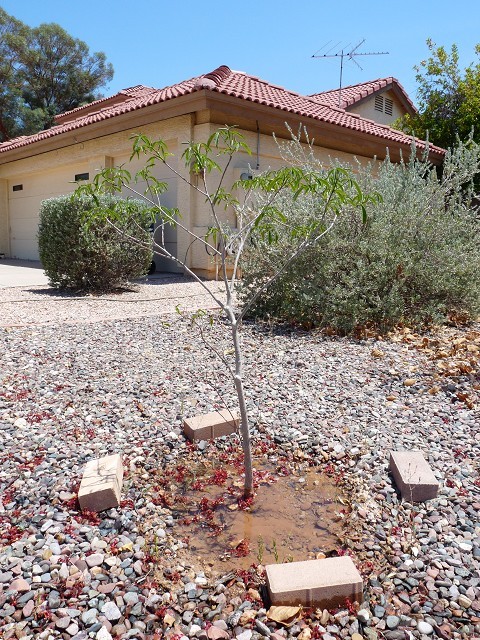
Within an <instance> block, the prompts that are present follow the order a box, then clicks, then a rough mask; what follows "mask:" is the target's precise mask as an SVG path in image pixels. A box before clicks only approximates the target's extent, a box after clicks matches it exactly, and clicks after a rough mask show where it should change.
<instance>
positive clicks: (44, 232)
mask: <svg viewBox="0 0 480 640" xmlns="http://www.w3.org/2000/svg"><path fill="white" fill-rule="evenodd" d="M92 212H96V215H95V216H93V215H92ZM99 213H100V215H98V214H99ZM112 220H113V221H114V225H115V226H114V225H112V224H111V221H112ZM150 223H151V216H150V214H149V212H148V207H147V206H146V205H145V204H144V203H143V202H141V201H140V200H130V199H121V198H116V197H114V196H108V195H107V196H100V197H99V198H98V199H97V200H94V199H93V198H92V197H91V196H90V197H89V196H86V195H82V196H75V197H73V196H71V195H67V196H61V197H58V198H51V199H49V200H44V201H43V202H42V205H41V208H40V225H39V231H38V245H39V253H40V260H41V261H42V264H43V267H44V269H45V273H46V275H47V277H48V279H49V282H50V284H51V285H52V286H53V287H57V288H62V289H63V288H73V289H76V290H81V291H109V290H112V289H115V288H117V287H119V286H121V285H123V284H125V283H126V282H128V281H129V280H131V279H134V278H137V277H139V276H142V275H144V274H145V273H147V271H148V268H149V266H150V264H151V260H152V249H151V237H150V232H149V225H150Z"/></svg>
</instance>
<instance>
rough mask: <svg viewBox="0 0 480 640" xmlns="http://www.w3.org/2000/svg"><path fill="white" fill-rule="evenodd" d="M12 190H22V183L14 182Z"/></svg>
mask: <svg viewBox="0 0 480 640" xmlns="http://www.w3.org/2000/svg"><path fill="white" fill-rule="evenodd" d="M12 191H23V184H14V185H13V187H12Z"/></svg>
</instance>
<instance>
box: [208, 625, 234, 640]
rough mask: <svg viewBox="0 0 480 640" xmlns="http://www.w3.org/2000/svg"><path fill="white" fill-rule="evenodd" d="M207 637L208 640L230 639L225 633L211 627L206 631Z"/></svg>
mask: <svg viewBox="0 0 480 640" xmlns="http://www.w3.org/2000/svg"><path fill="white" fill-rule="evenodd" d="M207 636H208V637H209V639H210V640H222V639H223V640H227V639H228V638H230V636H229V635H228V633H227V632H226V631H224V630H223V629H219V628H218V627H213V626H212V627H210V628H209V629H208V630H207Z"/></svg>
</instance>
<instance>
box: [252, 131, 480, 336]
mask: <svg viewBox="0 0 480 640" xmlns="http://www.w3.org/2000/svg"><path fill="white" fill-rule="evenodd" d="M285 150H286V153H287V155H288V156H289V158H288V159H289V160H290V161H291V160H292V157H294V158H295V159H296V161H297V162H299V163H302V164H312V163H315V160H314V159H313V156H312V155H311V154H309V153H305V152H304V151H302V149H301V147H300V145H299V144H298V140H297V141H296V142H294V143H290V144H289V145H288V146H287V147H286V148H284V153H285ZM413 151H415V150H413ZM415 155H416V154H415V153H412V156H411V157H412V158H413V159H411V160H410V161H408V162H402V163H400V164H394V163H392V162H390V161H389V160H388V159H387V160H385V161H384V162H382V163H380V164H379V165H377V166H375V165H369V166H368V167H366V168H365V167H364V168H362V167H360V166H359V167H358V174H357V179H358V182H359V184H360V186H361V188H362V189H363V191H364V193H367V194H368V193H373V192H377V193H378V194H379V195H380V196H381V201H380V202H377V203H370V204H369V206H368V211H367V213H368V221H367V223H366V224H362V221H361V220H360V219H359V217H358V215H357V214H352V213H351V212H350V211H348V210H345V211H343V212H342V214H341V215H340V216H339V217H338V219H337V221H336V223H335V225H334V226H333V228H332V229H331V231H330V232H329V233H328V234H327V235H325V236H324V237H323V238H322V239H321V240H320V242H319V243H318V244H317V245H316V246H315V247H312V248H311V249H310V250H309V251H308V252H306V253H305V254H303V255H302V256H301V258H300V259H299V260H297V261H296V262H295V264H293V265H292V266H291V267H290V268H289V269H288V270H287V271H286V272H285V273H284V274H283V276H282V277H281V278H280V279H279V280H278V281H277V282H276V283H275V284H274V285H273V286H272V287H271V288H270V289H269V290H268V291H266V292H265V293H264V294H263V295H262V297H261V298H260V299H259V300H258V301H257V303H256V305H255V308H254V310H253V314H254V315H255V316H260V317H266V316H269V317H273V318H275V319H278V320H282V321H288V322H293V323H299V324H302V325H307V326H331V327H333V328H335V329H336V330H338V331H341V332H345V333H349V332H352V331H354V330H355V329H357V328H359V327H365V326H368V325H375V326H376V327H377V328H380V329H387V328H389V327H392V326H394V325H396V324H399V323H404V324H408V325H412V326H420V325H425V324H429V323H442V322H445V321H446V320H447V318H448V317H449V314H452V313H453V314H455V315H457V316H460V317H463V318H464V319H466V320H468V319H471V318H475V317H476V316H477V315H478V313H479V312H480V224H479V218H478V215H477V211H476V210H475V209H474V208H473V207H472V206H471V202H472V185H473V178H474V177H475V175H477V174H478V172H479V169H480V147H479V146H478V145H476V144H474V143H473V142H471V141H469V142H468V143H466V144H460V145H459V146H458V147H457V148H456V149H454V150H453V151H452V152H449V153H448V154H447V157H446V159H445V163H444V166H443V171H442V175H441V177H438V175H437V170H436V169H435V168H434V167H432V166H431V165H429V164H428V163H425V162H424V161H423V160H421V159H418V158H416V157H415ZM283 212H284V214H285V215H286V216H287V219H288V220H289V221H291V222H295V223H298V221H300V220H305V221H306V222H308V220H309V218H311V216H314V215H315V201H314V200H313V199H312V198H308V197H302V198H298V199H297V200H294V199H292V198H284V200H283ZM276 233H278V242H276V243H271V242H268V241H266V240H264V239H262V238H257V239H256V242H255V243H254V244H253V245H252V247H251V249H250V251H249V252H248V254H247V256H246V259H245V261H244V263H243V265H242V268H243V283H242V287H243V293H244V295H245V292H248V290H249V289H250V288H256V286H257V285H258V283H259V282H261V281H262V280H263V279H264V277H265V274H266V273H268V272H269V271H270V270H272V269H274V268H275V266H276V265H277V264H278V263H279V262H280V261H281V258H282V255H283V253H284V252H285V251H286V250H287V244H288V242H289V240H288V234H287V233H286V232H285V230H284V227H282V226H278V228H277V229H276Z"/></svg>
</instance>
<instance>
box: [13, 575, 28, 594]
mask: <svg viewBox="0 0 480 640" xmlns="http://www.w3.org/2000/svg"><path fill="white" fill-rule="evenodd" d="M10 589H11V590H12V591H18V593H25V592H26V591H30V589H31V586H30V585H29V584H28V582H27V581H26V580H24V579H23V578H16V579H15V580H13V581H12V582H11V583H10Z"/></svg>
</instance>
